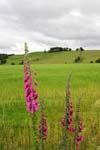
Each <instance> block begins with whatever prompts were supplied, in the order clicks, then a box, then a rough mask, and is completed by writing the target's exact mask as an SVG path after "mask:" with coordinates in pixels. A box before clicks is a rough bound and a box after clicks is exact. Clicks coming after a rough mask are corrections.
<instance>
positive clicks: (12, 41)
mask: <svg viewBox="0 0 100 150" xmlns="http://www.w3.org/2000/svg"><path fill="white" fill-rule="evenodd" d="M99 6H100V2H99V1H98V0H95V1H91V0H70V1H66V0H55V1H54V0H34V1H33V0H17V1H16V0H1V1H0V37H2V38H1V39H0V49H1V50H0V52H1V51H4V49H8V50H9V51H10V52H11V51H13V52H15V53H17V52H16V49H17V46H18V45H19V46H18V48H20V49H21V48H22V44H23V43H24V42H25V41H29V43H33V49H34V48H35V49H36V50H38V48H40V47H41V49H44V48H48V47H51V46H58V45H59V46H60V45H61V46H72V47H73V48H75V47H78V46H85V47H91V48H92V47H93V46H94V45H95V47H96V46H97V47H99V39H100V17H99V16H100V9H99ZM20 45H21V46H20ZM31 47H32V44H31ZM14 49H15V50H14ZM18 52H19V51H18Z"/></svg>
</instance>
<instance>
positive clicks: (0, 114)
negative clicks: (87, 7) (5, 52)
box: [0, 51, 100, 150]
mask: <svg viewBox="0 0 100 150" xmlns="http://www.w3.org/2000/svg"><path fill="white" fill-rule="evenodd" d="M86 53H87V54H88V57H86ZM77 54H78V53H76V52H71V53H67V52H66V53H56V54H55V55H54V54H48V53H47V54H45V53H43V54H41V53H37V57H39V58H41V61H40V62H41V63H42V62H45V63H47V62H48V63H49V62H53V61H55V60H56V63H58V62H59V61H58V56H59V59H60V61H61V62H62V63H64V61H65V60H63V58H67V55H69V57H68V59H67V61H69V62H70V58H72V59H71V60H73V58H74V56H75V55H77ZM89 54H91V55H92V56H91V57H90V55H89ZM94 54H95V55H94ZM99 54H100V52H99V51H96V52H95V53H93V54H92V52H89V51H87V52H84V56H85V59H84V61H85V62H88V61H89V60H90V58H91V59H92V60H93V59H95V58H97V57H98V55H99ZM32 55H33V57H35V55H36V53H34V54H32ZM45 56H48V59H46V58H44V57H45ZM49 56H50V57H49ZM51 56H52V57H51ZM14 57H15V58H16V60H15V58H14ZM14 57H11V58H10V59H9V63H10V62H12V60H13V59H14V60H15V61H16V62H19V60H20V59H21V56H14ZM42 58H44V59H43V60H42ZM55 58H57V59H55ZM87 58H88V59H87ZM51 59H52V61H51ZM46 60H47V62H46ZM34 69H36V70H37V71H38V75H37V77H36V79H37V81H38V82H39V87H38V89H37V90H38V92H39V95H40V97H42V99H44V102H45V112H46V116H47V120H48V125H49V135H48V140H47V144H46V145H45V146H46V150H55V146H56V143H57V140H58V139H59V136H57V135H60V133H59V132H60V131H61V128H62V127H61V124H60V121H61V118H62V116H63V114H64V100H65V90H66V80H67V77H68V75H69V73H70V72H71V71H72V81H71V91H72V101H73V104H74V110H75V106H76V102H77V99H78V97H79V95H80V94H81V93H84V96H83V99H82V102H81V116H82V120H83V127H84V130H83V135H84V141H83V142H82V146H81V150H100V143H99V139H100V65H99V64H51V65H47V64H38V65H33V67H32V70H34ZM40 99H41V98H40ZM28 126H31V116H30V115H29V114H28V113H27V111H26V106H25V99H24V91H23V66H19V65H16V66H11V65H10V66H9V65H3V66H0V150H3V149H5V150H6V149H7V150H11V149H12V150H13V149H16V150H17V149H20V150H31V149H32V148H31V146H32V141H33V140H34V138H33V137H32V130H31V128H29V127H28Z"/></svg>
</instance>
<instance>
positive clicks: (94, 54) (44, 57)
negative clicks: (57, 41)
mask: <svg viewBox="0 0 100 150" xmlns="http://www.w3.org/2000/svg"><path fill="white" fill-rule="evenodd" d="M30 55H31V59H32V62H33V63H34V64H66V63H73V62H74V60H75V58H76V57H78V56H79V55H80V52H78V51H71V52H55V53H48V52H47V53H44V52H35V53H31V54H30ZM99 57H100V51H99V50H87V51H83V52H82V63H90V61H93V62H95V60H96V59H98V58H99ZM22 60H23V55H15V56H11V57H9V58H8V60H7V64H11V63H12V62H14V63H15V64H19V63H20V62H21V61H22Z"/></svg>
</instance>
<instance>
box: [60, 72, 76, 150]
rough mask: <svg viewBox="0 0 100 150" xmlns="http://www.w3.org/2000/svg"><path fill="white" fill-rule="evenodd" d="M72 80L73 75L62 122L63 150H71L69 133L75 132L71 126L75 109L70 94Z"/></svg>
mask: <svg viewBox="0 0 100 150" xmlns="http://www.w3.org/2000/svg"><path fill="white" fill-rule="evenodd" d="M70 79H71V74H70V75H69V78H68V81H67V87H66V103H65V113H64V116H63V118H62V120H61V124H62V126H63V131H62V142H61V145H60V149H61V150H70V145H69V138H68V132H69V131H71V132H74V130H75V129H74V128H73V127H72V126H71V125H72V122H73V118H72V115H73V107H72V101H71V93H70Z"/></svg>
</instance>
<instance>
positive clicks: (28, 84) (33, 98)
mask: <svg viewBox="0 0 100 150" xmlns="http://www.w3.org/2000/svg"><path fill="white" fill-rule="evenodd" d="M27 54H28V50H27V45H26V49H25V57H24V91H25V97H26V107H27V110H28V111H29V112H30V113H32V114H33V113H35V112H36V111H37V110H38V106H39V104H38V93H37V91H36V89H34V87H33V84H32V81H33V82H34V79H33V77H32V75H31V66H30V64H29V61H28V60H27V59H28V57H27ZM34 84H35V85H37V84H38V83H37V82H36V83H34Z"/></svg>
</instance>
